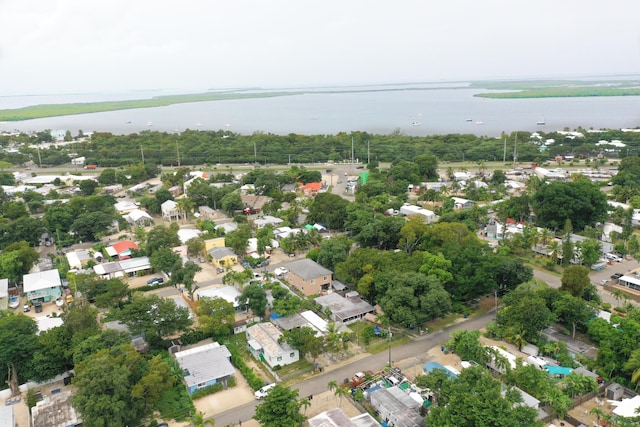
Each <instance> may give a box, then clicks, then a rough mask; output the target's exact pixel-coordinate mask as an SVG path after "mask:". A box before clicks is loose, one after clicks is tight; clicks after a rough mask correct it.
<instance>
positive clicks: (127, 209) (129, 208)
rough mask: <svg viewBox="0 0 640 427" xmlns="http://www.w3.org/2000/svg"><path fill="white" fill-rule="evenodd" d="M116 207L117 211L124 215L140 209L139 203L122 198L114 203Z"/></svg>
mask: <svg viewBox="0 0 640 427" xmlns="http://www.w3.org/2000/svg"><path fill="white" fill-rule="evenodd" d="M113 207H114V208H116V211H118V213H119V214H120V215H122V216H124V215H127V214H129V213H131V212H133V211H135V210H137V209H138V205H136V204H135V203H134V202H132V201H130V200H122V201H120V202H117V203H115V204H114V205H113Z"/></svg>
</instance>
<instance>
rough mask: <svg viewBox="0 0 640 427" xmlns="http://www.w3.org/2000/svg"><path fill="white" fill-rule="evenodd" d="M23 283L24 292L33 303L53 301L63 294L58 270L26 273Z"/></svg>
mask: <svg viewBox="0 0 640 427" xmlns="http://www.w3.org/2000/svg"><path fill="white" fill-rule="evenodd" d="M22 283H23V290H24V293H25V294H26V296H27V299H28V300H29V301H30V302H31V303H36V302H51V301H55V300H57V299H58V298H60V296H62V281H61V280H60V273H58V270H47V271H38V272H37V273H30V274H25V275H24V276H23V278H22Z"/></svg>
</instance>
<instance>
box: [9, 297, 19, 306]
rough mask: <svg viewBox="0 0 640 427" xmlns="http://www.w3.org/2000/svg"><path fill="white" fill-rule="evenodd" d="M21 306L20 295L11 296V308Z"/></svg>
mask: <svg viewBox="0 0 640 427" xmlns="http://www.w3.org/2000/svg"><path fill="white" fill-rule="evenodd" d="M18 307H20V298H19V297H10V298H9V308H18Z"/></svg>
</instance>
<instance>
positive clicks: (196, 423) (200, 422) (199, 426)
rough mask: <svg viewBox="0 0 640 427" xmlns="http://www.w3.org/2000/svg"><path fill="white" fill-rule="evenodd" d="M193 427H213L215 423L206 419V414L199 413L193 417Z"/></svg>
mask: <svg viewBox="0 0 640 427" xmlns="http://www.w3.org/2000/svg"><path fill="white" fill-rule="evenodd" d="M191 425H193V427H205V426H207V425H210V426H212V427H213V426H214V425H215V421H214V420H213V419H209V420H207V419H205V418H204V413H203V412H200V411H198V412H196V414H195V415H194V416H193V417H191Z"/></svg>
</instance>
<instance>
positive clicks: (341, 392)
mask: <svg viewBox="0 0 640 427" xmlns="http://www.w3.org/2000/svg"><path fill="white" fill-rule="evenodd" d="M334 394H335V395H336V397H337V398H338V408H340V409H342V397H343V396H346V395H347V390H345V389H344V388H342V387H338V388H336V390H335V391H334Z"/></svg>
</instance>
